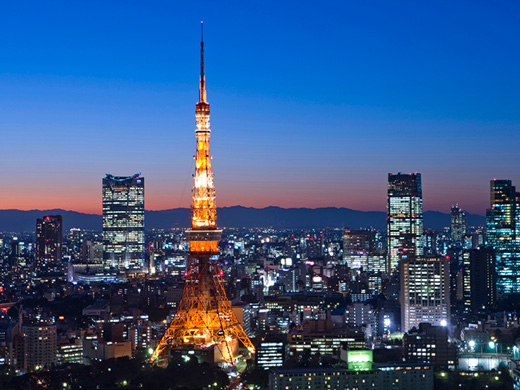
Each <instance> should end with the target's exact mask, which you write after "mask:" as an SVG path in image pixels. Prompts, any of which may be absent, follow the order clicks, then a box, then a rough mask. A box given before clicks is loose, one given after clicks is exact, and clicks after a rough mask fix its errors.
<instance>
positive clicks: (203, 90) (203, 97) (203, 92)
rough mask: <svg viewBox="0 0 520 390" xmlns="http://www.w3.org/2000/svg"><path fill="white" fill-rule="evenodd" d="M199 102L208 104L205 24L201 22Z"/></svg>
mask: <svg viewBox="0 0 520 390" xmlns="http://www.w3.org/2000/svg"><path fill="white" fill-rule="evenodd" d="M199 95H200V96H199V102H200V103H206V77H205V76H204V22H203V21H201V22H200V86H199Z"/></svg>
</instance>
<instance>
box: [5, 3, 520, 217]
mask: <svg viewBox="0 0 520 390" xmlns="http://www.w3.org/2000/svg"><path fill="white" fill-rule="evenodd" d="M274 4H275V3H265V5H264V7H258V6H253V5H249V6H242V8H237V9H233V7H231V6H227V7H226V6H225V5H224V6H222V5H218V6H217V5H213V4H210V3H208V4H206V5H205V6H204V7H199V6H190V5H182V6H179V7H174V6H172V5H165V4H163V3H159V2H154V3H151V5H149V6H147V7H139V5H138V3H136V2H129V3H127V4H125V8H124V9H123V8H120V7H118V6H117V4H103V6H101V5H99V9H96V8H95V7H87V6H86V3H85V4H83V3H77V4H68V5H66V6H63V5H62V4H61V5H58V3H57V2H50V3H48V4H46V5H41V4H38V3H36V2H34V3H33V7H30V8H29V9H24V10H23V11H22V9H21V6H20V5H16V4H9V5H4V6H3V8H4V12H3V13H4V14H5V15H9V16H10V18H6V20H5V21H4V23H2V27H0V32H2V34H3V35H4V36H6V37H7V39H6V40H4V42H2V48H3V52H4V53H5V61H3V64H2V66H1V68H0V88H1V89H2V90H3V91H4V93H3V94H2V96H0V117H1V118H2V120H1V121H0V131H2V134H3V135H4V141H3V143H2V147H1V148H2V149H1V150H0V152H1V153H0V159H1V160H0V161H1V162H2V165H3V166H4V167H7V169H6V168H4V172H3V173H4V185H3V186H2V188H1V189H0V208H1V209H11V208H17V209H23V210H27V209H54V208H63V209H69V210H77V211H81V212H90V213H96V214H101V200H100V189H99V180H100V178H101V177H103V176H104V175H105V174H107V173H111V174H114V175H128V174H131V173H134V172H140V173H141V174H142V175H143V176H145V177H146V178H147V198H146V205H147V209H151V210H157V209H169V208H177V207H189V204H190V198H191V180H192V178H191V175H192V172H193V165H192V164H193V163H191V165H190V161H189V160H190V159H189V157H190V156H191V155H193V153H194V147H193V145H192V137H193V134H194V130H195V122H194V120H193V115H192V112H193V107H192V102H193V100H194V99H195V98H196V93H194V91H195V90H196V86H197V84H198V75H197V72H196V70H197V65H196V64H197V63H198V52H197V43H198V40H199V36H198V29H199V22H200V20H201V19H203V20H204V21H205V29H206V37H205V39H206V41H207V48H208V49H207V57H206V60H207V63H208V64H209V65H210V66H209V67H208V77H209V78H211V80H212V82H211V86H210V88H209V89H208V99H209V100H211V102H212V105H213V107H215V108H216V110H215V114H214V115H213V116H212V127H213V130H214V133H213V137H212V147H213V150H214V153H215V155H217V156H218V157H217V158H215V160H214V161H212V163H213V166H214V172H215V180H216V190H217V195H218V199H219V201H218V203H217V205H218V206H219V207H224V206H232V205H237V204H240V205H243V206H249V207H266V206H270V205H274V206H280V207H311V208H315V207H328V206H334V207H347V208H351V209H357V210H364V211H368V210H374V211H385V209H386V196H385V195H386V177H387V174H388V173H390V172H394V173H395V172H403V173H409V172H419V173H421V174H422V177H423V193H424V210H438V211H442V212H446V213H447V212H449V210H450V206H451V205H453V204H457V203H458V204H459V206H460V208H461V209H463V210H467V211H468V212H470V213H476V214H480V215H484V214H485V210H486V209H487V208H489V206H490V203H489V181H490V180H491V179H493V178H497V179H509V180H512V181H513V183H515V182H519V181H520V174H519V173H518V171H516V170H515V167H516V166H517V164H518V162H519V161H518V157H517V156H518V154H517V152H516V150H515V146H516V145H518V141H520V134H519V132H518V124H519V123H520V118H519V116H518V112H517V110H516V107H517V106H518V94H517V93H516V91H517V90H518V86H519V80H518V77H517V72H516V69H518V65H520V64H519V63H520V61H519V60H520V55H519V53H518V52H517V51H515V50H511V48H512V47H515V46H514V45H515V41H516V40H517V38H518V35H519V34H518V33H519V29H518V24H517V22H516V19H515V16H514V15H516V14H518V9H517V6H516V5H513V4H506V5H503V6H502V7H496V6H495V7H493V6H491V5H487V4H485V3H482V4H479V3H471V6H470V3H469V2H468V3H460V4H458V5H452V4H449V5H448V3H441V4H438V5H435V6H430V7H429V6H427V5H418V4H414V3H411V2H403V3H400V4H397V5H396V4H392V5H387V4H384V3H382V2H380V3H379V2H378V3H374V4H372V7H370V6H366V5H362V4H343V3H339V2H333V3H331V4H330V7H329V8H326V9H316V8H315V7H313V6H312V4H311V3H305V2H303V3H298V4H300V6H299V7H297V9H296V7H294V3H287V4H283V5H280V4H277V5H276V7H277V8H276V11H274V10H273V7H274ZM290 4H292V6H291V5H290ZM58 6H59V7H60V12H56V10H57V9H58ZM201 10H202V11H201ZM22 15H23V20H20V18H21V16H22ZM116 16H117V17H116ZM396 25H397V26H399V27H398V28H396ZM190 153H191V154H190Z"/></svg>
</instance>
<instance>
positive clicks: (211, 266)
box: [151, 39, 255, 367]
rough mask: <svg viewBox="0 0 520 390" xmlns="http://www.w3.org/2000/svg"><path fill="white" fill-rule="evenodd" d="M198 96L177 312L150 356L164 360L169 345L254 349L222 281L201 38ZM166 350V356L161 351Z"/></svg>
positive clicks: (225, 352) (226, 357)
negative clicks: (185, 253) (187, 246)
mask: <svg viewBox="0 0 520 390" xmlns="http://www.w3.org/2000/svg"><path fill="white" fill-rule="evenodd" d="M200 44H201V62H200V90H199V91H200V99H199V102H198V103H197V106H196V119H197V129H196V130H195V134H196V137H197V151H196V155H195V174H194V175H193V177H194V180H195V183H194V187H193V204H192V228H191V229H188V230H187V231H186V237H187V239H188V241H189V242H190V253H189V257H188V262H187V265H186V272H185V277H186V281H185V285H184V290H183V293H182V299H181V301H180V303H179V307H178V309H177V312H176V314H175V316H174V318H173V320H172V321H171V323H170V324H169V326H168V329H167V330H166V333H165V334H164V336H163V337H162V339H161V341H160V343H159V345H158V346H157V348H156V349H155V351H154V353H153V355H152V358H151V361H152V362H156V361H158V360H165V359H167V358H168V356H167V353H168V352H169V350H170V349H171V348H174V349H211V350H213V349H214V348H217V349H218V350H219V352H220V354H221V356H222V360H223V361H224V362H226V363H227V364H228V365H229V366H231V367H234V366H235V360H234V354H233V344H236V340H240V341H241V342H242V344H244V346H245V347H246V348H247V349H248V350H249V352H250V353H254V351H255V348H254V346H253V344H252V343H251V340H249V337H248V336H247V335H246V333H245V332H244V329H243V328H242V325H241V324H240V323H239V321H238V320H237V317H236V316H235V314H234V313H233V310H232V308H231V304H230V302H229V300H228V299H227V297H226V292H225V290H224V284H223V281H222V275H223V272H222V270H221V268H220V263H219V261H218V243H219V241H220V238H221V235H222V230H219V229H218V228H217V223H216V216H217V212H216V205H215V187H214V184H213V173H212V171H211V155H210V151H209V137H210V134H211V130H210V125H209V104H208V102H207V101H206V86H205V76H204V40H203V39H201V43H200ZM165 355H166V356H165Z"/></svg>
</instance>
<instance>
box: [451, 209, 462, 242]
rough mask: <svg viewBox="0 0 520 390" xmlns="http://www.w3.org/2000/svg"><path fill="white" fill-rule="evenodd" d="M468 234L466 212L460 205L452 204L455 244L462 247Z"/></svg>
mask: <svg viewBox="0 0 520 390" xmlns="http://www.w3.org/2000/svg"><path fill="white" fill-rule="evenodd" d="M465 235H466V212H465V211H464V210H461V209H460V208H459V205H455V206H451V240H452V243H453V245H454V246H456V247H462V246H463V244H464V236H465Z"/></svg>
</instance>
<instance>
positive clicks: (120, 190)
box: [103, 174, 144, 270]
mask: <svg viewBox="0 0 520 390" xmlns="http://www.w3.org/2000/svg"><path fill="white" fill-rule="evenodd" d="M103 264H104V268H105V269H114V270H125V269H126V270H132V269H134V270H135V269H140V268H141V267H143V264H144V178H143V177H140V176H139V175H138V174H136V175H133V176H112V175H106V177H104V178H103Z"/></svg>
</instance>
